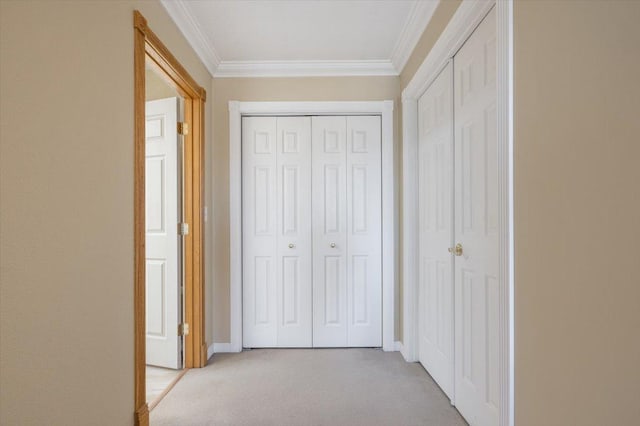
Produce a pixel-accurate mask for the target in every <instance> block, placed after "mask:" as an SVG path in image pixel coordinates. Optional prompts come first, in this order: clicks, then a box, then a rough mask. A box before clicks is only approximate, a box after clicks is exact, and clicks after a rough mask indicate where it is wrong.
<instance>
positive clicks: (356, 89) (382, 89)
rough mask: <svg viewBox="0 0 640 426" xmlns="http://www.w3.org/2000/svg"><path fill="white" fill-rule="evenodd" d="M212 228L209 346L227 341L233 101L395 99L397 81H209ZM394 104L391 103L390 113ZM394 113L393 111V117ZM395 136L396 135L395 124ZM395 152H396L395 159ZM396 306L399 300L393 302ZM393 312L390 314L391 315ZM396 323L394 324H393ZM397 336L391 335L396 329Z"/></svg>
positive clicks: (350, 78) (276, 79) (390, 79)
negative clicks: (211, 87) (211, 94)
mask: <svg viewBox="0 0 640 426" xmlns="http://www.w3.org/2000/svg"><path fill="white" fill-rule="evenodd" d="M214 91H215V100H214V109H213V115H214V123H213V127H214V137H213V140H214V142H213V145H214V146H213V158H214V164H213V187H214V195H213V198H214V201H213V205H214V214H213V227H214V234H215V247H214V249H213V252H214V257H215V260H214V262H215V264H214V268H213V269H214V271H215V276H214V287H215V288H214V294H213V297H214V301H215V303H214V309H213V314H214V318H213V323H214V327H215V331H214V339H215V342H228V341H229V318H230V317H229V315H230V314H229V111H228V102H229V101H230V100H236V101H354V100H361V101H370V100H385V99H393V100H397V99H396V98H397V97H398V93H399V80H398V78H397V77H334V78H326V77H325V78H215V79H214ZM397 105H398V103H397V102H396V108H397ZM395 114H397V112H396V113H395ZM394 121H395V122H396V124H395V125H396V134H397V133H398V132H397V120H394ZM398 156H399V152H398V153H396V158H398ZM397 302H398V303H399V300H397ZM397 314H398V309H396V315H397ZM396 324H398V321H396ZM396 334H397V330H396Z"/></svg>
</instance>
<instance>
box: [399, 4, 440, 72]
mask: <svg viewBox="0 0 640 426" xmlns="http://www.w3.org/2000/svg"><path fill="white" fill-rule="evenodd" d="M439 4H440V0H430V1H416V2H415V3H414V5H413V8H412V9H411V12H410V13H409V17H408V18H407V20H406V22H405V24H404V27H403V28H402V31H401V32H400V37H399V38H398V41H397V42H396V45H395V47H394V48H393V52H392V53H391V62H392V63H393V66H394V67H395V69H396V71H397V73H398V74H400V73H401V72H402V70H403V69H404V66H405V65H406V64H407V61H408V60H409V57H410V56H411V54H412V53H413V49H415V47H416V44H418V40H420V37H421V36H422V33H424V30H425V29H426V28H427V25H428V24H429V22H430V21H431V17H432V16H433V13H434V12H435V11H436V8H437V7H438V5H439Z"/></svg>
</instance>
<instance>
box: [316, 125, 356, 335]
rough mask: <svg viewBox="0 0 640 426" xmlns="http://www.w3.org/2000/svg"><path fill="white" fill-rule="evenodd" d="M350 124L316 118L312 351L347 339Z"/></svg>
mask: <svg viewBox="0 0 640 426" xmlns="http://www.w3.org/2000/svg"><path fill="white" fill-rule="evenodd" d="M346 129H347V121H346V118H345V117H313V118H312V142H311V146H312V158H313V165H312V194H313V195H312V198H313V200H312V209H313V211H312V218H313V219H312V221H313V346H314V347H344V346H347V344H348V339H347V328H348V318H347V195H346V190H347V176H346V175H347V167H346V159H347V152H346V149H347V137H346Z"/></svg>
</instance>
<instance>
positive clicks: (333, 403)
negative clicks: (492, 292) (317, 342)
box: [151, 349, 466, 426]
mask: <svg viewBox="0 0 640 426" xmlns="http://www.w3.org/2000/svg"><path fill="white" fill-rule="evenodd" d="M465 424H466V423H465V421H464V420H463V419H462V417H461V416H460V415H459V414H458V412H457V411H456V410H455V408H453V407H452V406H451V405H450V403H449V400H448V399H447V397H446V396H445V395H444V394H443V393H442V391H441V390H440V388H439V387H438V386H437V385H436V384H435V382H434V381H433V380H432V379H431V377H430V376H429V375H428V374H427V373H426V372H425V370H424V369H423V368H422V367H421V366H420V364H417V363H406V362H405V361H404V359H403V358H402V355H400V353H399V352H382V351H381V350H378V349H256V350H250V351H245V352H242V353H239V354H217V355H214V357H213V358H212V359H211V360H210V361H209V365H208V366H207V367H205V368H202V369H193V370H190V371H188V372H187V374H186V375H185V376H184V377H183V378H182V380H180V382H178V383H177V384H176V386H175V387H174V388H173V390H172V391H171V392H170V393H169V394H168V395H167V396H166V397H165V398H164V399H163V400H162V401H161V402H160V403H159V404H158V405H157V406H156V407H155V408H154V410H153V411H152V412H151V425H153V426H169V425H185V426H196V425H197V426H204V425H332V426H333V425H406V426H409V425H422V426H427V425H433V426H457V425H465Z"/></svg>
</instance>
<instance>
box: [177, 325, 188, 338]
mask: <svg viewBox="0 0 640 426" xmlns="http://www.w3.org/2000/svg"><path fill="white" fill-rule="evenodd" d="M188 334H189V324H187V323H184V324H178V336H186V335H188Z"/></svg>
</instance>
